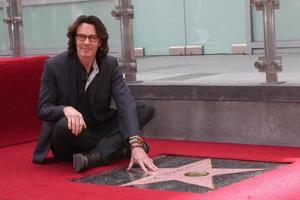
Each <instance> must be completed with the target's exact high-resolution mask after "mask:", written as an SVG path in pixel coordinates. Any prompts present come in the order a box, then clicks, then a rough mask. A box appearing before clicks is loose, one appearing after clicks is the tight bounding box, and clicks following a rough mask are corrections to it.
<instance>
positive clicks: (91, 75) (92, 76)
mask: <svg viewBox="0 0 300 200" xmlns="http://www.w3.org/2000/svg"><path fill="white" fill-rule="evenodd" d="M98 73H99V67H98V64H97V61H96V59H95V60H94V63H93V67H92V72H90V73H89V76H88V79H87V81H86V84H85V88H84V91H86V90H87V89H88V87H89V85H90V84H91V82H92V81H93V80H94V79H95V77H96V75H97V74H98Z"/></svg>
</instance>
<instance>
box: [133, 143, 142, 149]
mask: <svg viewBox="0 0 300 200" xmlns="http://www.w3.org/2000/svg"><path fill="white" fill-rule="evenodd" d="M135 147H139V148H143V145H142V144H139V145H133V146H130V149H133V148H135Z"/></svg>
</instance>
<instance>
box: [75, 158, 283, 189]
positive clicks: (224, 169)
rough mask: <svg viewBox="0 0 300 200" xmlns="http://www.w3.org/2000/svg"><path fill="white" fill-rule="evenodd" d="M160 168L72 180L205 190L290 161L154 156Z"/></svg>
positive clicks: (115, 170) (237, 180) (257, 173)
mask: <svg viewBox="0 0 300 200" xmlns="http://www.w3.org/2000/svg"><path fill="white" fill-rule="evenodd" d="M154 163H155V164H156V165H157V166H158V167H159V171H157V172H151V173H146V174H145V173H143V172H142V171H141V170H140V168H139V167H138V166H136V167H137V168H134V169H133V170H131V171H129V172H128V171H127V168H126V167H124V168H119V169H114V170H110V171H106V172H102V173H100V174H94V175H91V176H87V177H82V178H80V179H75V180H72V181H75V182H82V183H93V184H101V185H103V184H104V185H114V186H128V187H136V188H145V189H154V190H170V191H182V192H197V193H205V192H208V191H211V190H214V189H218V188H221V187H224V186H227V185H230V184H233V183H236V182H239V181H241V180H244V179H247V178H250V177H254V176H257V175H259V174H262V173H264V172H266V171H269V170H272V169H276V168H278V167H281V166H285V165H286V163H270V162H259V161H245V160H231V159H218V158H199V157H187V156H160V157H157V158H155V159H154Z"/></svg>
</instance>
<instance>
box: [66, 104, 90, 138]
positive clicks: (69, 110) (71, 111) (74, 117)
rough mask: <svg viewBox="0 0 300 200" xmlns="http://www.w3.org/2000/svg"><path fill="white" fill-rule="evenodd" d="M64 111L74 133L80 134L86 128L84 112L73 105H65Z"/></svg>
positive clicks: (69, 126)
mask: <svg viewBox="0 0 300 200" xmlns="http://www.w3.org/2000/svg"><path fill="white" fill-rule="evenodd" d="M63 111H64V114H65V116H66V118H67V120H68V128H69V129H70V130H71V131H72V133H73V134H74V135H79V134H80V133H81V131H82V130H83V129H85V128H86V124H85V121H84V119H83V116H82V114H81V113H80V112H78V111H77V110H76V109H75V108H73V107H71V106H67V107H65V108H64V110H63Z"/></svg>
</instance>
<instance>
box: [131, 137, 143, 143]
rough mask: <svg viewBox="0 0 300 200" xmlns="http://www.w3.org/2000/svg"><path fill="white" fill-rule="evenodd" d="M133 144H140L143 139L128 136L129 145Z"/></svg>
mask: <svg viewBox="0 0 300 200" xmlns="http://www.w3.org/2000/svg"><path fill="white" fill-rule="evenodd" d="M134 143H138V144H142V143H143V139H142V138H141V137H140V136H138V135H134V136H130V137H129V144H130V145H132V144H134Z"/></svg>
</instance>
